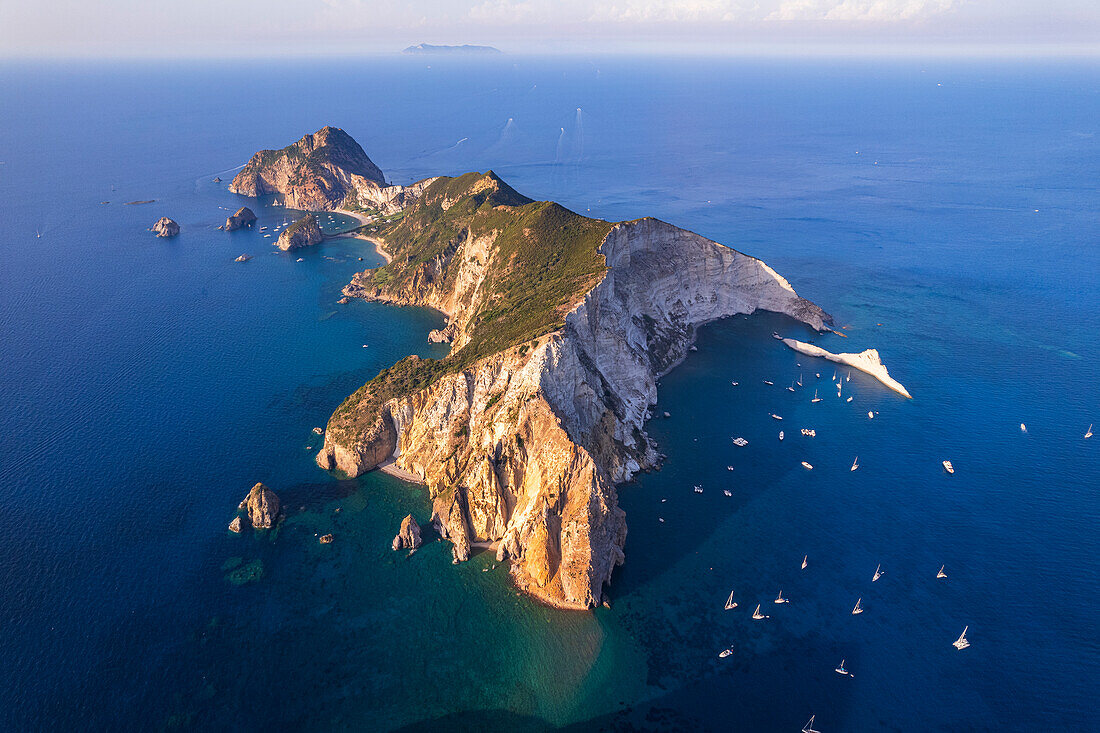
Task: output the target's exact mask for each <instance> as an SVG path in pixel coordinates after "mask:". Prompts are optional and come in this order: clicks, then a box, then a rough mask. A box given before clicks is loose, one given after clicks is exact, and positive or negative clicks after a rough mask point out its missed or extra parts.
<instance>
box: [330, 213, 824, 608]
mask: <svg viewBox="0 0 1100 733" xmlns="http://www.w3.org/2000/svg"><path fill="white" fill-rule="evenodd" d="M493 236H494V235H492V234H486V235H482V236H480V237H479V236H473V235H470V236H467V237H466V238H465V239H464V240H463V241H462V242H461V243H460V244H459V245H458V248H457V251H456V252H455V254H454V255H453V256H452V257H450V258H449V260H448V261H447V262H446V263H440V264H439V266H438V272H436V271H433V273H430V276H426V277H425V278H424V279H423V280H422V281H421V282H420V285H419V286H414V287H418V290H417V292H415V293H410V294H409V298H408V302H410V303H415V304H418V305H430V306H432V307H436V308H439V309H440V310H443V311H444V312H445V313H447V315H448V316H449V317H450V325H449V328H450V326H451V325H453V326H454V330H455V331H454V343H455V347H454V348H461V345H462V344H464V343H466V341H467V339H468V337H467V334H466V330H465V324H466V321H464V318H469V317H470V316H469V315H468V313H467V311H468V312H469V313H472V312H475V311H476V308H474V307H470V303H471V302H472V300H471V299H472V298H476V293H477V292H478V284H479V283H480V282H481V281H482V279H483V277H484V268H485V267H487V266H490V265H489V262H490V260H491V255H492V246H491V245H492V237H493ZM600 252H601V254H603V256H604V258H605V259H606V263H607V266H608V268H609V269H608V270H607V272H606V273H605V275H604V276H603V279H602V280H601V281H600V282H599V284H598V285H596V287H594V288H593V289H592V290H590V291H589V292H588V293H584V294H580V295H579V296H578V301H577V303H576V305H575V306H574V307H573V309H572V310H571V311H570V312H569V313H568V314H567V315H566V317H565V325H564V327H562V328H561V329H560V330H558V331H555V332H553V333H550V334H548V335H546V336H543V337H540V338H538V339H536V340H533V341H531V342H528V343H526V344H523V345H521V346H518V347H512V348H509V349H506V350H505V351H502V352H499V353H497V354H494V355H492V356H490V357H488V358H485V359H482V360H480V361H478V362H476V363H474V364H472V365H470V366H469V367H467V368H465V369H464V370H462V371H460V372H458V373H456V374H449V375H446V376H443V377H441V378H439V379H438V380H437V381H435V382H434V383H432V384H430V385H429V386H428V387H426V388H424V389H421V390H419V391H416V392H414V393H412V394H407V395H403V396H400V397H397V398H394V399H391V400H389V402H387V403H386V404H385V406H384V408H383V410H382V412H381V414H380V415H379V416H378V417H377V419H376V420H375V423H374V425H373V426H372V427H371V428H370V429H368V430H365V431H362V432H361V433H359V434H356V435H353V436H340V435H338V433H337V432H336V431H334V430H332V429H330V430H328V431H326V437H325V444H324V447H323V449H322V451H321V453H320V454H319V455H318V459H317V460H318V463H319V464H320V465H321V466H323V467H326V468H335V469H339V470H340V471H342V472H344V473H346V474H348V475H352V476H355V475H358V474H360V473H362V472H364V471H367V470H370V469H371V468H373V467H374V466H376V465H377V464H378V463H380V462H382V461H385V460H388V459H389V458H391V457H392V458H393V459H394V461H395V463H396V465H397V466H398V467H400V468H403V469H404V470H406V471H409V472H411V473H413V474H415V475H417V476H419V477H422V478H423V480H424V482H425V483H426V484H427V486H428V490H429V492H430V493H431V496H432V498H433V521H434V522H435V523H436V525H437V526H438V528H439V532H440V534H441V535H442V536H443V537H444V538H446V539H450V540H451V541H452V542H453V543H454V558H455V560H456V561H463V560H465V559H467V558H468V557H469V553H470V547H471V543H474V542H485V543H492V542H495V543H498V544H497V548H498V549H497V556H498V557H499V558H501V559H505V558H508V559H510V560H511V570H512V574H513V577H514V578H515V581H516V583H517V584H518V585H519V586H520V587H521V588H523V589H525V590H526V591H528V592H529V593H531V594H532V595H535V596H537V597H539V598H541V599H543V600H545V601H547V602H549V603H552V604H555V605H558V606H563V607H569V608H590V607H593V606H595V605H597V604H599V603H600V601H601V598H602V595H603V587H604V585H605V584H607V583H609V582H610V580H611V575H612V572H613V570H614V568H615V567H616V566H617V565H619V564H621V563H622V562H623V559H624V555H623V546H624V543H625V540H626V532H627V527H626V517H625V514H624V512H623V511H622V509H621V508H619V505H618V495H617V492H616V489H615V484H616V483H618V482H622V481H628V480H630V479H631V478H632V477H633V476H634V475H635V474H636V473H637V472H638V471H640V470H644V469H646V468H650V467H652V466H654V465H656V463H657V462H658V461H659V460H660V455H659V454H658V453H657V451H656V448H655V446H654V445H653V443H652V441H651V440H650V439H649V437H648V435H647V434H646V432H645V420H646V416H647V414H648V412H649V410H650V408H651V406H652V405H654V404H655V403H656V399H657V386H656V382H657V379H658V377H659V376H660V375H662V374H664V373H665V372H667V371H668V370H670V369H671V368H673V367H674V366H675V365H676V364H677V363H679V361H680V360H682V359H683V358H684V356H685V355H686V354H687V352H688V349H689V347H690V346H691V342H692V340H693V339H694V335H695V329H696V328H697V327H698V326H699V325H701V324H703V323H706V322H708V321H711V320H715V319H717V318H723V317H727V316H732V315H735V314H738V313H751V312H753V311H755V310H757V309H765V310H772V311H777V312H781V313H787V314H788V315H790V316H792V317H794V318H796V319H798V320H801V321H803V322H805V323H807V324H809V325H810V326H812V327H814V328H817V329H820V328H822V327H823V325H824V323H825V321H826V320H827V319H828V316H827V315H826V314H825V313H824V312H823V311H822V310H821V309H820V308H818V307H817V306H816V305H814V304H813V303H810V302H809V301H806V300H804V299H802V298H800V297H798V295H797V294H796V293H795V292H794V290H793V289H792V288H791V286H790V285H789V284H788V283H787V281H786V280H784V279H783V278H782V277H780V276H779V275H778V274H776V273H775V271H773V270H772V269H771V268H770V267H768V266H767V265H765V264H764V263H763V262H761V261H760V260H758V259H756V258H753V257H749V256H747V255H744V254H741V253H740V252H737V251H735V250H732V249H730V248H728V247H724V246H722V245H719V244H716V243H715V242H711V241H709V240H707V239H705V238H703V237H700V236H698V235H696V234H693V233H691V232H688V231H685V230H682V229H679V228H677V227H674V226H671V225H669V224H666V223H664V222H660V221H657V220H655V219H642V220H638V221H633V222H626V223H622V224H618V225H616V226H615V227H614V228H612V229H611V231H610V233H609V234H608V235H607V237H606V238H605V239H604V241H603V244H602V245H601V247H600ZM448 267H454V268H457V271H454V272H448V273H447V276H446V277H442V275H443V272H444V269H445V268H448ZM369 275H370V273H369V272H368V273H365V274H364V275H363V276H357V277H356V280H355V281H353V283H352V284H351V285H349V286H348V288H346V289H345V293H346V294H348V295H349V296H358V297H368V298H371V297H377V294H376V291H373V290H371V289H370V288H369V285H368V279H367V277H368V276H369ZM386 300H387V302H401V300H400V299H394V297H393V296H392V295H389V296H387V298H386Z"/></svg>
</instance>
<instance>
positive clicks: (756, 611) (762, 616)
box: [752, 603, 768, 621]
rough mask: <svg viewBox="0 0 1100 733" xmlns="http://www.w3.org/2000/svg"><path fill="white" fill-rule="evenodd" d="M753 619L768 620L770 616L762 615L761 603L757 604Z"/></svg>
mask: <svg viewBox="0 0 1100 733" xmlns="http://www.w3.org/2000/svg"><path fill="white" fill-rule="evenodd" d="M752 617H753V619H754V620H756V621H759V620H760V619H763V618H768V616H765V615H764V614H762V613H760V604H759V603H757V604H756V610H755V611H753V612H752Z"/></svg>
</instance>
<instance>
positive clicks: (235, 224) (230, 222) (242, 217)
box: [225, 206, 256, 232]
mask: <svg viewBox="0 0 1100 733" xmlns="http://www.w3.org/2000/svg"><path fill="white" fill-rule="evenodd" d="M255 223H256V215H255V214H254V213H252V209H250V208H248V207H247V206H242V207H241V208H239V209H237V213H236V214H234V215H233V216H231V217H229V218H228V219H226V220H225V231H227V232H231V231H233V230H234V229H243V228H244V227H250V226H252V225H253V224H255Z"/></svg>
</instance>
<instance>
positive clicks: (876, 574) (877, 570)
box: [871, 565, 883, 583]
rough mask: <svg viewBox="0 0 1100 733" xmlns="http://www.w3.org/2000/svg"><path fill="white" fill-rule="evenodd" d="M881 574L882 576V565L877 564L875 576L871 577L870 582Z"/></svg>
mask: <svg viewBox="0 0 1100 733" xmlns="http://www.w3.org/2000/svg"><path fill="white" fill-rule="evenodd" d="M882 576H883V572H882V566H881V565H879V566H878V567H877V568H875V577H873V578H871V582H872V583H874V582H875V581H876V580H878V579H879V578H881V577H882Z"/></svg>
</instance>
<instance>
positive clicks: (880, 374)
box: [783, 339, 913, 399]
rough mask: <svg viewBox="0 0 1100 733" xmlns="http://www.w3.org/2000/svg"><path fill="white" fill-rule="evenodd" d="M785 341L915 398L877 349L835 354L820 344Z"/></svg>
mask: <svg viewBox="0 0 1100 733" xmlns="http://www.w3.org/2000/svg"><path fill="white" fill-rule="evenodd" d="M783 343H785V344H786V345H787V346H789V347H791V348H792V349H794V350H795V351H797V352H798V353H800V354H806V355H807V356H819V357H821V358H822V359H827V360H828V361H832V362H836V363H837V364H844V365H845V366H850V367H852V368H854V369H858V370H859V371H861V372H864V373H866V374H870V375H871V376H872V377H874V378H875V379H877V380H878V381H880V382H882V383H883V384H885V385H886V386H887V387H889V388H890V389H892V390H894V391H895V392H897V393H898V394H900V395H901V396H902V397H907V398H909V399H913V395H911V394H909V390H907V389H905V387H904V386H903V385H902V383H901V382H899V381H898V380H896V379H894V378H893V377H891V376H890V373H889V372H887V371H886V367H885V365H883V363H882V359H881V358H879V355H878V350H877V349H867V350H866V351H861V352H859V353H858V354H843V353H842V354H833V353H831V352H829V351H826V350H825V349H823V348H821V347H820V346H815V345H814V344H807V343H804V342H802V341H797V340H795V339H783Z"/></svg>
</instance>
